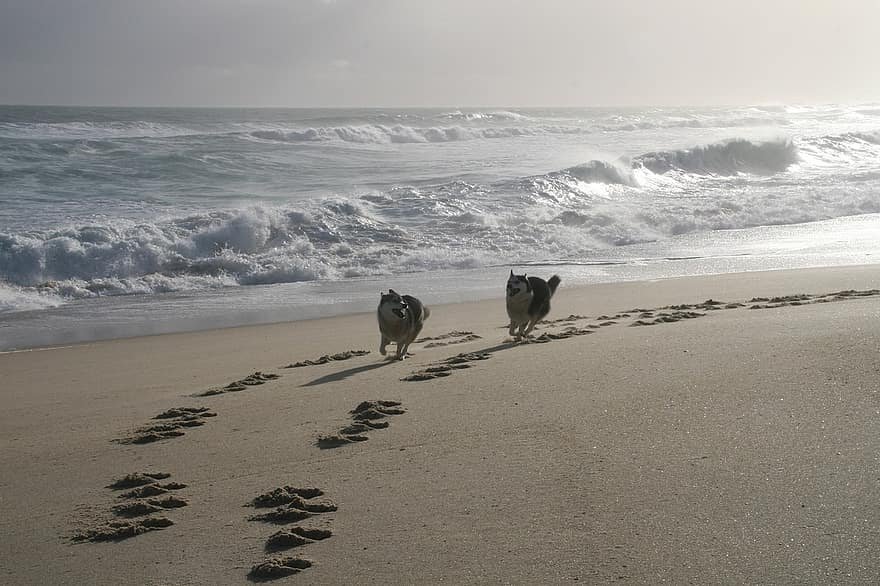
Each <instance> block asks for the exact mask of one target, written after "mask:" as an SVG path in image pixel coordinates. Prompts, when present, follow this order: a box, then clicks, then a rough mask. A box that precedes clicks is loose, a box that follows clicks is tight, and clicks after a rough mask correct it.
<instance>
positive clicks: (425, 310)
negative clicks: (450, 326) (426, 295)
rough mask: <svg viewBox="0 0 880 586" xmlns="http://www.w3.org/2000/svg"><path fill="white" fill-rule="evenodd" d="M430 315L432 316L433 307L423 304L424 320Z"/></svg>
mask: <svg viewBox="0 0 880 586" xmlns="http://www.w3.org/2000/svg"><path fill="white" fill-rule="evenodd" d="M429 317H431V308H430V307H428V306H427V305H423V306H422V321H425V320H426V319H428V318H429Z"/></svg>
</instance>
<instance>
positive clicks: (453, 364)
mask: <svg viewBox="0 0 880 586" xmlns="http://www.w3.org/2000/svg"><path fill="white" fill-rule="evenodd" d="M491 357H492V355H491V354H489V353H488V352H464V353H462V354H456V355H455V356H452V357H450V358H446V359H445V360H441V361H440V362H436V363H434V364H432V365H430V366H427V367H425V368H423V369H421V370H417V371H415V372H413V373H412V374H409V375H407V376H405V377H403V378H401V379H400V380H402V381H426V380H432V379H435V378H442V377H445V376H449V375H451V374H452V373H453V371H456V370H463V369H465V368H470V367H471V366H473V365H472V364H471V363H472V362H477V361H480V360H488V359H489V358H491Z"/></svg>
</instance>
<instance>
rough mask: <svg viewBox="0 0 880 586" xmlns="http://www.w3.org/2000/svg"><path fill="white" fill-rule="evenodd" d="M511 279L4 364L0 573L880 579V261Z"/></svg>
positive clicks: (26, 576)
mask: <svg viewBox="0 0 880 586" xmlns="http://www.w3.org/2000/svg"><path fill="white" fill-rule="evenodd" d="M542 276H549V274H548V275H542ZM502 289H503V284H501V285H500V286H499V290H500V291H499V299H495V300H490V301H485V302H477V303H462V304H455V305H433V304H431V297H430V292H422V291H403V292H406V293H411V294H414V295H417V296H419V297H421V298H422V299H423V301H425V302H426V303H428V304H429V305H431V306H432V307H431V308H432V316H431V318H430V320H429V321H428V322H427V325H426V327H425V329H424V331H423V332H422V336H423V337H425V338H433V339H430V340H427V339H426V340H423V341H421V342H419V343H417V344H414V345H413V347H412V351H413V352H414V354H415V355H414V356H413V357H412V358H410V359H408V360H406V361H403V362H388V361H385V360H383V359H382V357H381V356H380V355H379V354H378V352H377V346H378V330H377V327H376V322H375V316H374V315H373V314H359V315H350V316H343V317H337V318H328V319H320V320H313V321H302V322H295V323H284V324H273V325H267V326H258V327H241V328H233V329H224V330H214V331H208V332H197V333H188V334H173V335H162V336H152V337H142V338H132V339H122V340H115V341H107V342H99V343H91V344H83V345H77V346H70V347H65V348H49V349H39V350H33V351H23V352H15V353H6V354H0V376H2V379H0V380H2V383H0V402H2V405H3V409H2V410H0V470H2V475H0V534H2V536H3V539H2V541H0V582H2V583H4V584H16V585H20V584H21V585H23V584H169V585H170V584H244V583H247V582H248V580H249V579H250V580H253V579H258V577H259V576H257V575H254V574H250V572H251V571H252V568H253V567H254V566H255V565H257V564H260V563H261V562H263V561H265V560H267V559H270V558H277V559H284V558H295V559H300V560H308V561H309V562H311V566H310V567H306V566H307V565H308V564H305V563H303V562H289V566H288V567H287V569H288V570H289V571H290V572H293V571H294V570H297V573H295V574H294V573H291V575H289V576H286V577H280V578H278V579H277V581H276V582H275V583H278V584H295V583H302V584H343V583H345V584H350V583H359V584H436V583H445V584H559V583H562V584H564V583H573V582H579V583H606V582H618V581H619V582H630V583H639V584H656V583H672V584H686V583H694V584H707V583H730V584H757V583H763V584H771V583H772V584H783V583H811V584H828V583H851V584H869V583H878V582H880V561H878V560H880V456H878V454H880V443H878V442H880V366H878V365H880V361H878V349H880V291H878V289H880V265H868V266H857V267H841V268H827V269H810V270H797V271H774V272H755V273H743V274H728V275H719V276H709V277H694V278H680V279H668V280H662V281H653V282H638V283H619V284H608V285H594V286H589V287H581V288H571V287H566V284H565V283H564V282H563V284H562V286H561V287H560V289H559V291H558V293H557V295H556V296H555V297H554V299H553V310H552V312H551V314H550V315H549V316H548V320H549V321H548V322H547V323H544V324H542V325H541V326H540V327H539V329H538V330H536V332H535V334H536V339H535V340H533V341H532V342H531V343H523V344H515V343H512V342H511V341H510V339H509V338H508V336H507V330H506V329H503V328H502V326H504V325H505V323H506V314H505V310H504V302H503V300H502V299H501V298H500V294H501V290H502ZM378 293H379V292H378V291H377V301H378ZM708 300H712V301H711V302H708ZM357 350H365V351H369V353H367V354H362V355H357V354H358V353H357V352H355V353H354V354H355V355H352V356H346V355H345V354H342V353H345V352H347V351H357ZM339 354H341V355H339ZM325 355H339V356H337V358H339V360H329V361H326V362H325V363H323V364H314V365H304V366H300V367H295V368H287V366H289V365H292V364H295V363H297V362H305V361H317V362H321V361H320V360H318V359H320V357H322V356H325ZM370 401H371V402H373V403H366V404H364V402H370ZM174 408H186V410H183V411H176V412H175V411H169V410H171V409H174ZM159 416H161V417H159ZM157 417H158V418H157ZM365 422H366V423H365ZM135 473H140V476H134V477H131V478H129V481H128V482H127V483H125V484H127V485H128V486H126V487H124V488H123V487H117V488H111V487H110V485H111V484H112V483H114V482H115V481H117V480H119V479H122V478H124V477H125V476H126V475H134V474H135ZM144 474H150V475H152V476H147V477H144V476H143V475H144ZM144 487H148V488H147V491H146V492H143V493H141V494H143V495H144V496H142V497H140V498H139V497H138V495H137V494H133V495H128V496H126V495H127V493H128V492H129V491H133V490H138V489H143V488H144ZM150 487H151V488H150ZM285 487H287V488H285ZM275 489H280V490H275ZM150 491H152V494H151V493H150ZM273 491H274V492H273ZM255 499H256V500H255ZM262 505H268V506H262ZM138 507H140V508H138ZM141 513H146V514H141ZM273 515H274V516H273ZM163 519H167V521H164V520H163ZM111 523H112V524H111ZM296 528H300V529H296ZM279 532H280V533H279ZM276 534H279V535H278V536H276ZM271 536H275V537H273V539H272V544H274V545H271V546H270V545H267V540H269V539H270V537H271ZM267 550H271V551H267ZM275 569H276V570H278V571H284V568H283V567H280V568H279V567H276V568H275Z"/></svg>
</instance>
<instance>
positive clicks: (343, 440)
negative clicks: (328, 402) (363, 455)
mask: <svg viewBox="0 0 880 586" xmlns="http://www.w3.org/2000/svg"><path fill="white" fill-rule="evenodd" d="M400 405H401V403H400V402H399V401H363V402H362V403H361V404H359V405H358V406H357V407H355V408H354V409H352V410H351V411H350V414H351V419H352V423H350V424H349V425H347V426H345V427H343V428H342V429H340V430H339V432H338V433H336V434H335V435H326V436H322V437H319V438H318V440H317V442H316V445H317V446H318V447H319V448H321V449H329V448H338V447H339V446H344V445H346V444H351V443H356V442H364V441H367V439H369V438H367V436H365V435H363V434H364V433H366V432H368V431H371V430H374V429H385V428H386V427H388V422H387V421H384V419H385V418H386V417H389V416H391V415H401V414H403V413H406V410H405V409H402V408H400Z"/></svg>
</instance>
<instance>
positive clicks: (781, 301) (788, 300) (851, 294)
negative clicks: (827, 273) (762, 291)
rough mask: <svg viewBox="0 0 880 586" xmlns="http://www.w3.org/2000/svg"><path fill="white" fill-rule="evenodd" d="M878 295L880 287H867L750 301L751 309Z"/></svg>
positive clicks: (756, 298)
mask: <svg viewBox="0 0 880 586" xmlns="http://www.w3.org/2000/svg"><path fill="white" fill-rule="evenodd" d="M878 295H880V289H865V290H861V291H859V290H856V289H847V290H844V291H836V292H834V293H825V294H822V295H806V294H799V295H784V296H781V297H754V298H752V299H750V300H749V303H752V304H753V305H751V306H749V309H774V308H777V307H789V306H797V305H811V304H813V303H831V302H834V301H848V300H851V299H859V298H865V297H876V296H878Z"/></svg>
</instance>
